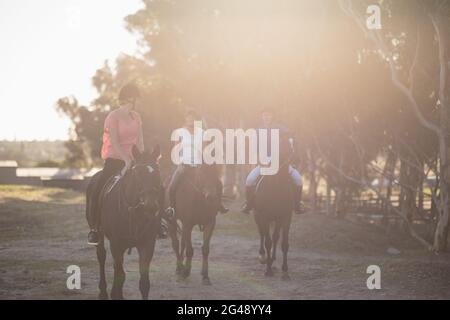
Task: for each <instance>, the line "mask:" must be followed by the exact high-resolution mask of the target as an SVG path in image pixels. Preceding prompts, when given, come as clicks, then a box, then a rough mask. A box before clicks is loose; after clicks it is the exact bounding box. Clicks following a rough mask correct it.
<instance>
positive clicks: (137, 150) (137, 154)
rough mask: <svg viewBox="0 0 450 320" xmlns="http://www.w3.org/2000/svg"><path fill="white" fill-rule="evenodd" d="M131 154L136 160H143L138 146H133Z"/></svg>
mask: <svg viewBox="0 0 450 320" xmlns="http://www.w3.org/2000/svg"><path fill="white" fill-rule="evenodd" d="M131 153H132V154H133V158H134V160H135V161H139V159H140V158H141V153H140V152H139V149H138V148H137V147H136V145H134V146H133V149H132V150H131Z"/></svg>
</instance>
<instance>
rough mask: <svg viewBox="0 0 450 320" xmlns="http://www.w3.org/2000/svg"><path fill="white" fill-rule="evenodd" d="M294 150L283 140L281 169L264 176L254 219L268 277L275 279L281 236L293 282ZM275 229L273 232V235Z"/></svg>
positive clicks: (286, 268)
mask: <svg viewBox="0 0 450 320" xmlns="http://www.w3.org/2000/svg"><path fill="white" fill-rule="evenodd" d="M291 150H292V149H291V147H290V144H289V142H288V140H287V139H285V138H283V137H280V154H279V155H280V164H281V165H280V168H279V170H278V173H277V174H275V175H270V176H269V175H268V176H263V177H262V178H261V179H260V180H259V182H258V184H257V187H256V193H255V213H254V218H255V222H256V224H257V226H258V231H259V234H260V248H259V255H260V262H261V263H263V264H266V272H265V275H266V276H268V277H270V276H273V270H272V264H273V262H274V261H275V259H276V249H277V244H278V240H279V238H280V233H281V237H282V239H281V250H282V251H283V265H282V271H283V276H282V278H283V279H284V280H288V279H289V275H288V264H287V253H288V249H289V229H290V226H291V219H292V212H293V209H294V194H293V189H292V183H291V179H290V176H289V160H290V156H291ZM271 229H272V230H273V232H272V234H271Z"/></svg>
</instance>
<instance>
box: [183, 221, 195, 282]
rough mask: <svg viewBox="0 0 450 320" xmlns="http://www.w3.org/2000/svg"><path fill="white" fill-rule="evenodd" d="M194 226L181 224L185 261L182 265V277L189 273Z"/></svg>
mask: <svg viewBox="0 0 450 320" xmlns="http://www.w3.org/2000/svg"><path fill="white" fill-rule="evenodd" d="M193 228H194V226H188V227H186V228H185V227H184V226H183V243H184V246H185V248H186V263H185V265H184V274H183V277H184V278H187V277H189V275H190V274H191V268H192V257H193V256H194V248H193V247H192V229H193Z"/></svg>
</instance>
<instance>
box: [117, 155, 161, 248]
mask: <svg viewBox="0 0 450 320" xmlns="http://www.w3.org/2000/svg"><path fill="white" fill-rule="evenodd" d="M138 166H146V167H147V170H148V171H149V172H150V173H153V172H154V171H157V170H158V169H155V168H154V167H153V166H151V165H141V164H135V165H133V166H132V167H131V169H130V170H128V171H127V172H126V173H125V174H124V176H123V177H125V175H126V174H127V173H128V172H129V171H131V172H134V171H133V170H134V169H136V168H137V167H138ZM124 185H125V184H124V183H120V185H119V198H118V208H119V211H122V203H123V204H125V209H126V212H127V214H128V221H129V228H130V229H129V235H130V237H131V238H133V240H135V241H137V240H138V239H139V238H140V236H141V235H142V234H137V232H133V230H132V228H133V223H132V219H133V218H134V216H135V213H136V212H137V211H138V210H139V209H141V208H145V207H146V205H147V204H146V200H145V199H144V197H143V193H144V191H142V190H141V191H140V192H139V194H138V197H137V201H136V202H135V203H132V202H131V201H129V199H127V196H126V192H125V189H124ZM160 187H161V185H155V186H153V187H152V188H151V189H150V190H145V191H150V192H151V193H154V194H155V195H158V193H159V192H160ZM156 202H157V201H156ZM157 211H158V208H156V210H155V212H157ZM152 222H153V219H147V223H146V224H145V225H144V226H142V227H141V228H140V229H141V230H143V231H142V232H145V230H146V229H147V227H148V226H149V225H150V224H151V223H152ZM135 231H137V227H136V230H135Z"/></svg>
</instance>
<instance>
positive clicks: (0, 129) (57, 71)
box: [0, 0, 142, 140]
mask: <svg viewBox="0 0 450 320" xmlns="http://www.w3.org/2000/svg"><path fill="white" fill-rule="evenodd" d="M141 6H142V3H141V0H64V1H61V0H39V1H36V0H0V41H1V46H0V52H1V53H0V110H1V113H0V140H3V139H7V140H14V139H17V140H35V139H36V140H45V139H49V140H57V139H67V138H68V130H69V127H70V122H69V120H68V119H67V118H65V117H64V116H61V115H59V114H58V112H57V111H56V109H55V103H56V101H57V100H58V98H60V97H64V96H68V95H74V96H76V97H77V99H78V100H79V101H80V102H81V103H83V104H88V103H89V102H90V101H91V100H92V99H93V98H94V97H95V90H94V88H93V87H92V85H91V77H92V76H93V75H94V73H95V71H96V69H98V68H99V67H101V66H102V65H103V63H104V61H105V60H107V59H108V60H109V61H110V62H111V63H112V65H114V61H115V59H116V58H117V56H118V55H120V54H121V53H126V54H133V53H134V52H135V51H136V49H137V46H136V37H135V36H134V35H132V34H130V33H129V32H128V31H127V30H126V29H125V24H124V21H123V18H124V17H125V16H126V15H128V14H131V13H134V12H135V11H136V10H138V9H139V8H140V7H141Z"/></svg>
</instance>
